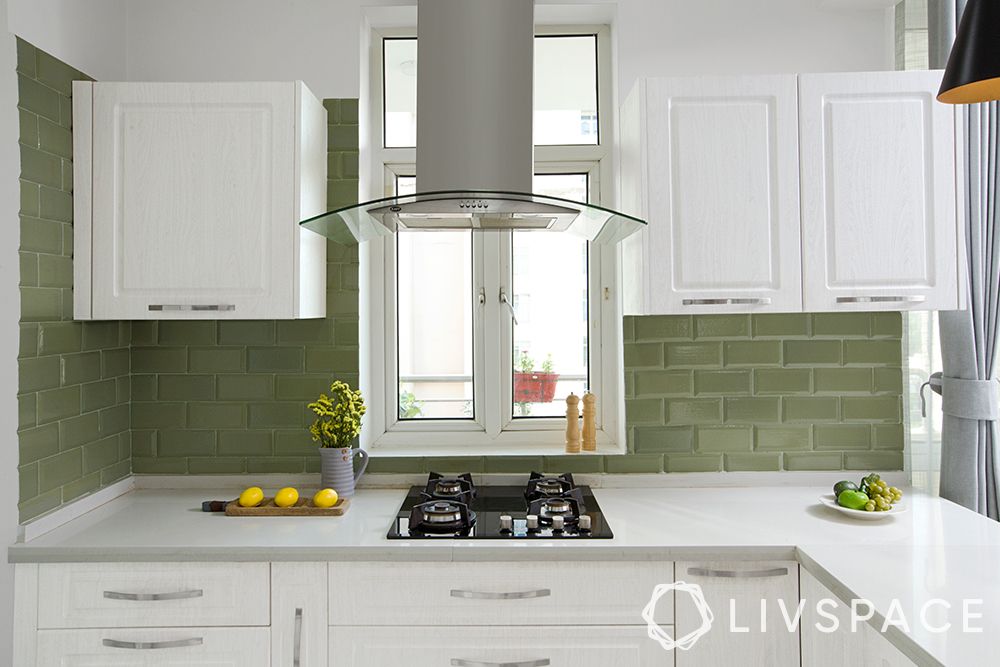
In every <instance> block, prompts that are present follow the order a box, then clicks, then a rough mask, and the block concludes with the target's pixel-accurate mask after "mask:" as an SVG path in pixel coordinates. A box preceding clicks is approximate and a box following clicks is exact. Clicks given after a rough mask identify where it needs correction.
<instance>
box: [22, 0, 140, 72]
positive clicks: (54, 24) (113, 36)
mask: <svg viewBox="0 0 1000 667" xmlns="http://www.w3.org/2000/svg"><path fill="white" fill-rule="evenodd" d="M5 4H6V5H7V11H6V12H4V16H6V17H7V20H8V30H10V32H12V33H14V34H15V35H18V36H20V37H23V38H24V39H25V40H27V41H29V42H31V43H32V44H34V45H35V46H37V47H38V48H40V49H42V50H43V51H46V52H48V53H50V54H52V55H53V56H55V57H56V58H58V59H60V60H62V61H63V62H64V63H67V64H69V65H72V66H73V67H75V68H77V69H78V70H80V71H81V72H84V73H86V74H89V75H90V76H92V77H94V78H95V79H105V80H116V79H117V80H121V79H124V78H125V76H126V69H125V55H126V53H125V34H126V12H125V8H126V5H127V4H128V0H86V2H82V1H81V0H7V1H6V3H5Z"/></svg>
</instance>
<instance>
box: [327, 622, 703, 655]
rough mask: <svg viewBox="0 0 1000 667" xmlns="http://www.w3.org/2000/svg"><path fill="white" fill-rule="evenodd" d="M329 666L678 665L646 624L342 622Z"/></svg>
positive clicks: (336, 630) (335, 633)
mask: <svg viewBox="0 0 1000 667" xmlns="http://www.w3.org/2000/svg"><path fill="white" fill-rule="evenodd" d="M553 620H554V621H555V620H558V619H553ZM666 629H667V630H668V631H669V630H670V628H669V627H667V628H666ZM329 664H330V667H374V666H376V665H377V666H378V667H444V666H447V665H451V666H453V667H500V666H501V665H502V666H503V667H543V666H544V667H609V666H611V665H614V666H615V667H654V666H655V667H663V666H664V665H672V664H673V656H672V654H671V653H667V652H665V651H664V650H663V649H662V648H660V645H659V644H657V643H656V642H653V641H650V639H649V638H648V637H647V636H646V629H645V627H635V626H633V627H629V626H588V627H576V626H566V627H559V626H554V627H543V626H534V625H533V626H507V627H495V628H490V627H481V626H476V627H462V626H437V625H435V626H427V627H412V626H407V627H398V626H383V627H374V628H373V627H364V628H361V627H341V626H337V627H332V628H330V663H329ZM720 664H721V663H720Z"/></svg>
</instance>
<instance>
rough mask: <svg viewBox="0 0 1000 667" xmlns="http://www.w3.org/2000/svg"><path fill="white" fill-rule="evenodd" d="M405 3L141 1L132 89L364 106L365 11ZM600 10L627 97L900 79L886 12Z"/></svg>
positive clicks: (625, 2) (758, 3) (732, 7)
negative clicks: (860, 74) (786, 82)
mask: <svg viewBox="0 0 1000 667" xmlns="http://www.w3.org/2000/svg"><path fill="white" fill-rule="evenodd" d="M538 3H539V4H540V5H541V4H553V3H546V2H545V0H538ZM401 4H405V5H410V4H413V2H412V1H408V0H396V1H391V0H286V1H285V2H276V1H275V0H213V1H212V2H204V1H203V0H172V1H170V2H164V1H163V0H130V1H129V3H128V44H127V54H128V78H129V79H130V80H152V81H166V80H191V81H212V80H251V79H258V80H259V79H264V80H271V79H303V80H304V81H305V82H306V83H307V84H308V85H309V87H310V88H312V90H313V92H315V93H316V94H317V95H318V96H320V97H357V96H358V94H359V76H358V73H359V71H360V63H359V57H360V47H359V42H360V24H361V17H362V7H363V6H371V5H383V6H388V5H401ZM554 4H559V5H566V4H568V3H563V2H555V3H554ZM598 4H601V5H605V6H607V5H611V6H612V7H613V6H614V5H615V4H617V20H616V31H617V44H618V88H619V90H620V91H621V93H622V95H623V96H624V94H626V93H627V92H628V90H629V89H630V88H631V86H632V83H633V82H634V80H635V78H636V77H637V76H642V75H650V74H683V73H692V74H695V73H705V72H732V73H738V72H743V73H757V72H794V71H831V70H879V69H892V48H893V47H892V44H893V43H892V32H891V25H892V21H891V12H890V13H887V12H886V10H884V9H874V10H870V9H869V10H865V9H860V10H858V9H846V10H845V9H839V8H837V7H830V6H827V5H825V4H824V3H823V2H821V0H696V1H693V0H619V2H618V3H610V2H607V1H606V0H605V1H603V2H600V3H598ZM560 9H563V8H562V7H561V8H560Z"/></svg>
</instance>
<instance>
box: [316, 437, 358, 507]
mask: <svg viewBox="0 0 1000 667" xmlns="http://www.w3.org/2000/svg"><path fill="white" fill-rule="evenodd" d="M355 458H358V459H361V465H360V466H359V467H358V470H357V472H355V471H354V459H355ZM367 467H368V454H367V453H366V452H365V451H364V450H363V449H354V448H352V447H320V448H319V472H320V486H321V487H322V488H324V489H333V490H334V491H336V492H337V495H338V496H340V497H341V498H351V497H353V496H354V484H355V483H356V482H357V481H358V480H359V479H361V475H363V474H364V472H365V468H367Z"/></svg>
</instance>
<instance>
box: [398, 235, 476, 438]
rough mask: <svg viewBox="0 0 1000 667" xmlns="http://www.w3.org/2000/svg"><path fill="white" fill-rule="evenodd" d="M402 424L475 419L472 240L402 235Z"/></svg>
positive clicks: (399, 239) (400, 406) (399, 311)
mask: <svg viewBox="0 0 1000 667" xmlns="http://www.w3.org/2000/svg"><path fill="white" fill-rule="evenodd" d="M396 243H397V248H398V250H397V254H396V257H397V280H396V289H397V293H398V299H397V317H398V322H399V417H400V419H471V418H472V417H473V406H472V396H473V395H472V236H471V232H470V231H469V230H462V231H455V232H405V231H401V232H399V233H398V234H397V235H396Z"/></svg>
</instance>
